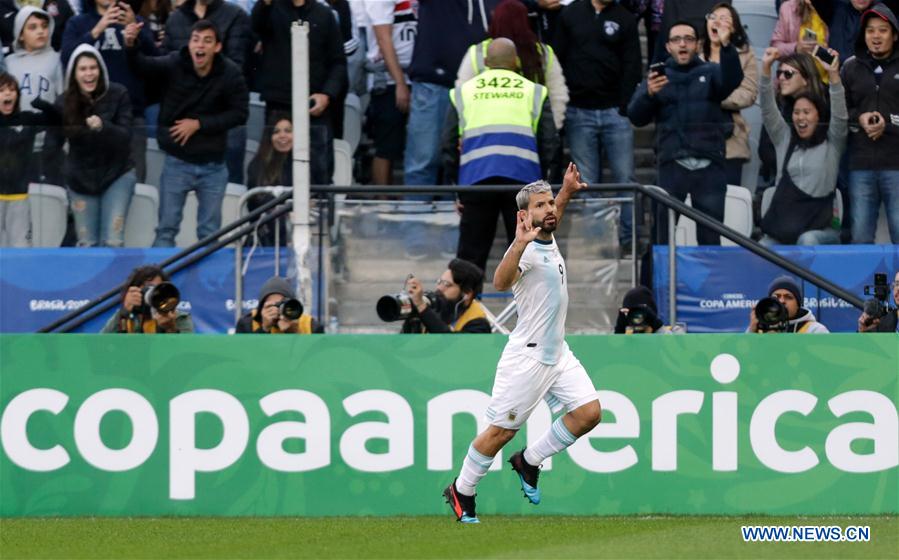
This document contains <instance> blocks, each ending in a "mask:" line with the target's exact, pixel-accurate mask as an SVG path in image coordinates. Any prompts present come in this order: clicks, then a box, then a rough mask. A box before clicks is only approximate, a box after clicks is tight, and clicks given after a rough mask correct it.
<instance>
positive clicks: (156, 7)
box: [139, 0, 173, 49]
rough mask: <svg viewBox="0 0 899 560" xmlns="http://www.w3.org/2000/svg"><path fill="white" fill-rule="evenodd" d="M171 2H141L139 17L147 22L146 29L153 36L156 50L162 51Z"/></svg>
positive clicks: (171, 7)
mask: <svg viewBox="0 0 899 560" xmlns="http://www.w3.org/2000/svg"><path fill="white" fill-rule="evenodd" d="M172 9H173V6H172V2H171V0H143V1H142V2H141V4H140V14H139V15H140V17H141V18H143V20H144V21H145V22H147V28H148V29H149V32H150V34H151V35H152V36H153V43H154V44H155V45H156V48H157V49H164V45H165V24H166V22H167V21H168V19H169V16H170V15H171V13H172Z"/></svg>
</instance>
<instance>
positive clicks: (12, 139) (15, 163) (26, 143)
mask: <svg viewBox="0 0 899 560" xmlns="http://www.w3.org/2000/svg"><path fill="white" fill-rule="evenodd" d="M42 106H49V103H46V102H45V101H43V100H42V104H36V105H35V107H36V108H39V109H40V108H41V107H42ZM51 122H54V120H51V119H48V118H47V117H46V116H45V115H44V114H43V113H35V112H33V111H19V109H18V107H17V108H16V110H15V111H14V112H13V113H12V114H11V115H9V116H5V115H2V114H0V195H11V194H27V193H28V166H29V163H30V162H31V153H32V151H33V150H34V137H35V135H37V133H38V132H40V130H41V127H42V126H44V125H47V124H50V123H51Z"/></svg>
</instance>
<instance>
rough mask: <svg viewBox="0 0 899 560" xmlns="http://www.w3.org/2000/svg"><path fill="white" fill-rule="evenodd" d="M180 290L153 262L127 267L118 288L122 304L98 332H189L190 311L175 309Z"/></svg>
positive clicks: (191, 324)
mask: <svg viewBox="0 0 899 560" xmlns="http://www.w3.org/2000/svg"><path fill="white" fill-rule="evenodd" d="M180 301H181V294H180V292H179V291H178V288H176V287H175V285H174V284H172V283H171V282H169V275H168V274H166V272H165V271H164V270H162V269H161V268H160V267H158V266H155V265H146V266H139V267H137V268H135V269H134V270H132V271H131V275H130V276H129V277H128V280H127V282H126V283H125V289H124V290H123V291H122V307H121V309H120V310H119V312H118V313H116V314H115V315H113V316H112V317H110V318H109V321H107V322H106V325H104V326H103V330H101V331H100V332H101V333H104V334H108V333H138V334H157V333H192V332H194V324H193V321H192V320H191V318H190V314H188V313H185V312H183V311H178V303H180Z"/></svg>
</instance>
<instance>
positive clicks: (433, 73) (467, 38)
mask: <svg viewBox="0 0 899 560" xmlns="http://www.w3.org/2000/svg"><path fill="white" fill-rule="evenodd" d="M499 2H500V0H419V2H418V33H417V34H416V37H415V49H414V50H413V51H412V63H411V64H410V65H409V78H410V79H411V80H412V81H413V82H428V83H432V84H437V85H441V86H443V87H446V88H451V87H453V83H454V82H455V81H456V70H457V69H458V68H459V63H460V62H461V61H462V57H463V56H464V55H465V51H466V50H467V49H468V47H469V46H470V45H473V44H475V43H480V42H481V41H483V40H484V39H486V38H487V29H488V28H489V26H490V14H491V13H493V10H494V9H495V8H496V6H497V5H498V4H499Z"/></svg>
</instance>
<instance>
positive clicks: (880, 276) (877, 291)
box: [864, 272, 893, 326]
mask: <svg viewBox="0 0 899 560" xmlns="http://www.w3.org/2000/svg"><path fill="white" fill-rule="evenodd" d="M865 295H866V296H874V297H872V298H871V299H868V300H866V301H865V307H864V311H865V314H866V315H867V316H868V318H867V319H866V320H865V326H870V325H871V324H872V323H873V322H874V321H875V320H876V319H880V318H882V317H884V316H885V315H887V314H889V313H890V312H891V311H893V309H892V308H891V307H890V304H889V301H888V300H889V297H890V285H889V283H888V282H887V275H886V274H885V273H883V272H877V273H875V274H874V284H872V285H868V286H865Z"/></svg>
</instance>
